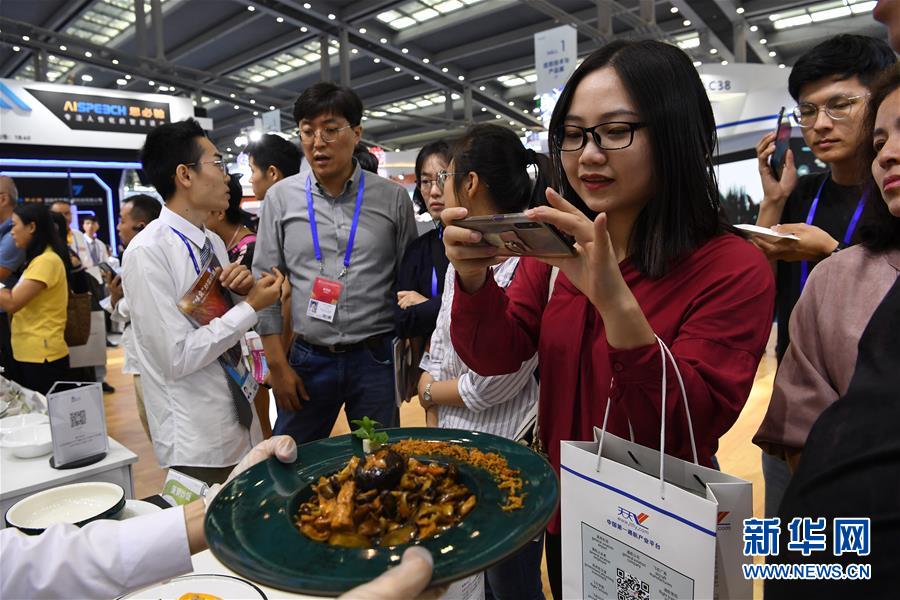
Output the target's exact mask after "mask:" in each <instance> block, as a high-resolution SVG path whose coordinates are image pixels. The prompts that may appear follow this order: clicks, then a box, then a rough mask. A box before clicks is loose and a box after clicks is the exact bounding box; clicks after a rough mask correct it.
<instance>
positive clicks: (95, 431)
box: [47, 381, 108, 467]
mask: <svg viewBox="0 0 900 600" xmlns="http://www.w3.org/2000/svg"><path fill="white" fill-rule="evenodd" d="M47 413H48V414H49V415H50V430H51V434H52V437H53V464H54V465H56V466H57V467H59V466H64V465H66V464H69V463H73V462H75V461H78V460H81V459H84V458H89V457H91V456H97V455H99V454H104V453H105V452H106V451H107V448H108V440H107V437H106V414H105V411H104V408H103V391H102V390H101V388H100V384H99V383H74V382H65V381H60V382H57V383H56V384H55V385H54V386H53V388H52V389H51V390H50V393H48V394H47Z"/></svg>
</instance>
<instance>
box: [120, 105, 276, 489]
mask: <svg viewBox="0 0 900 600" xmlns="http://www.w3.org/2000/svg"><path fill="white" fill-rule="evenodd" d="M141 159H142V161H143V166H144V172H145V173H146V174H147V176H148V177H149V179H150V181H151V182H152V183H153V185H154V186H155V187H156V190H157V191H158V192H159V194H160V196H162V197H163V199H164V201H165V206H164V207H163V209H162V211H161V213H160V215H159V218H158V219H156V220H155V221H153V222H152V223H150V224H149V225H147V227H146V228H145V229H144V230H143V231H141V232H140V233H139V234H138V235H137V236H136V237H135V238H134V239H133V240H132V241H131V244H129V247H128V252H127V253H125V264H124V270H123V273H122V283H123V285H124V291H125V296H126V297H127V298H128V306H129V309H130V312H131V324H132V327H134V333H135V340H136V341H137V344H136V351H137V352H136V353H137V357H138V363H139V364H140V371H141V383H142V386H143V388H144V404H145V407H146V409H147V421H148V424H149V425H150V434H151V437H152V439H153V449H154V451H155V453H156V458H157V460H158V461H159V464H160V465H161V466H163V467H172V468H175V469H177V470H178V471H181V472H183V473H185V474H187V475H190V476H191V477H195V478H197V479H200V480H202V481H205V482H207V483H216V482H218V483H220V482H222V481H224V480H225V478H226V477H227V475H228V473H229V471H231V469H232V467H234V465H235V464H236V463H237V462H238V461H239V460H240V459H241V457H242V456H243V455H244V454H246V453H247V452H248V451H249V450H250V448H251V447H252V446H253V445H254V443H256V442H258V441H259V440H260V439H261V437H262V434H261V432H260V428H259V423H258V419H256V418H255V411H254V410H253V405H252V402H250V399H252V398H253V395H255V390H252V393H251V391H250V390H249V389H248V388H246V387H244V388H243V389H242V385H243V382H246V381H247V380H246V379H244V378H243V376H242V375H241V373H237V372H236V371H235V369H233V368H228V370H226V366H225V365H224V364H223V363H222V362H221V361H220V360H219V359H220V358H223V355H225V354H226V353H227V352H228V351H229V350H230V349H232V348H233V347H234V346H235V345H236V344H239V343H240V340H241V338H242V337H243V336H244V334H245V333H246V332H247V331H248V330H249V329H250V328H251V327H253V326H254V325H255V324H256V322H257V311H259V310H262V309H263V308H265V307H267V306H269V305H271V304H272V303H274V302H275V301H276V300H277V299H278V296H279V292H280V289H281V284H282V282H283V279H284V278H283V276H282V275H281V274H280V273H278V272H277V271H276V276H273V275H270V274H268V273H263V274H262V276H261V277H260V279H259V281H257V282H255V283H254V280H253V276H252V274H251V273H250V272H249V271H248V270H247V268H246V267H241V266H239V265H237V264H230V263H229V262H228V254H227V252H226V249H225V243H224V242H223V241H222V239H221V238H220V237H218V236H217V235H215V234H214V233H211V232H208V231H207V230H206V228H205V227H204V223H205V222H206V219H207V217H208V216H209V213H210V211H213V210H224V209H226V208H227V207H228V183H227V182H228V173H227V169H226V166H225V161H224V159H223V158H222V155H221V154H220V153H219V151H218V150H217V149H216V147H215V146H214V145H213V143H212V142H211V141H209V139H208V138H207V137H206V134H205V133H204V131H203V129H202V128H201V127H200V125H199V124H198V123H197V122H196V121H194V120H193V119H188V120H186V121H181V122H178V123H168V124H165V125H161V126H160V127H157V128H156V129H154V130H153V131H151V132H150V133H149V134H147V139H146V141H145V143H144V147H143V149H142V151H141ZM214 259H215V260H218V263H219V265H223V266H224V268H223V269H222V270H221V273H220V275H219V282H220V283H221V285H222V287H223V288H224V289H225V290H230V291H231V292H232V295H238V296H243V295H245V294H246V295H247V297H246V300H245V301H240V299H238V298H235V306H234V307H232V308H230V309H228V310H227V312H225V313H224V314H222V316H221V317H219V318H213V319H212V320H210V321H209V322H208V324H206V325H203V326H200V327H195V326H194V325H193V324H192V323H191V322H190V321H189V320H188V318H187V317H186V316H185V314H184V313H183V312H182V311H181V310H180V309H179V303H180V301H181V300H182V297H183V296H184V295H185V294H186V293H187V292H188V291H189V290H190V289H191V288H192V287H193V285H194V283H195V281H197V279H198V276H199V275H200V273H201V272H204V271H206V270H207V267H209V266H210V265H211V264H212V265H214V263H211V262H210V261H212V260H214ZM213 308H214V309H219V308H221V307H213ZM216 312H218V310H217V311H216ZM238 368H239V367H238ZM238 379H239V380H240V381H241V382H242V383H241V384H238V383H236V380H238ZM244 390H246V391H244ZM242 391H243V393H242Z"/></svg>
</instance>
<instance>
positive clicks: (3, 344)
mask: <svg viewBox="0 0 900 600" xmlns="http://www.w3.org/2000/svg"><path fill="white" fill-rule="evenodd" d="M18 199H19V192H18V190H17V189H16V182H15V181H13V180H12V178H11V177H7V176H5V175H3V176H0V283H2V284H3V285H4V286H5V287H8V288H11V287H13V286H14V285H16V282H17V281H18V280H19V275H20V274H21V268H22V263H24V262H25V250H22V249H19V248H16V244H15V241H13V238H12V235H11V234H10V230H11V229H12V214H13V209H14V208H15V207H16V202H17V201H18ZM0 366H2V367H3V376H4V377H6V378H7V379H13V378H14V377H13V376H14V375H16V373H15V370H16V361H15V360H14V359H13V356H12V347H11V346H10V331H9V317H8V316H7V315H6V313H4V312H3V311H2V310H0Z"/></svg>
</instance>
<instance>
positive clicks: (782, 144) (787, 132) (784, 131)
mask: <svg viewBox="0 0 900 600" xmlns="http://www.w3.org/2000/svg"><path fill="white" fill-rule="evenodd" d="M790 144H791V121H790V119H789V118H788V116H787V115H785V114H784V107H783V106H782V107H781V111H780V112H779V113H778V126H777V128H776V129H775V152H774V153H772V157H771V158H770V159H769V168H770V169H771V170H772V176H773V177H775V179H776V180H779V181H780V180H781V174H782V173H783V172H784V162H785V160H787V151H788V149H789V148H790Z"/></svg>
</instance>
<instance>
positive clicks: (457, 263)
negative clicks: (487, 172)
mask: <svg viewBox="0 0 900 600" xmlns="http://www.w3.org/2000/svg"><path fill="white" fill-rule="evenodd" d="M468 214H469V211H467V210H466V209H465V208H462V207H449V208H445V209H444V210H443V211H442V212H441V220H442V221H443V222H444V227H445V229H444V248H445V250H446V253H447V259H448V260H450V263H451V264H452V265H453V269H454V270H455V271H456V274H457V276H458V277H459V281H460V283H461V284H462V288H463V291H465V292H467V293H470V294H471V293H474V292H477V291H478V290H480V289H481V286H483V285H484V282H485V280H486V279H487V269H488V267H493V266H494V265H499V264H500V263H502V262H503V261H504V260H505V258H503V257H498V256H497V253H498V252H499V250H498V249H497V248H495V247H494V246H490V245H483V244H482V243H481V233H480V232H478V231H473V230H471V229H465V228H464V227H459V226H457V225H453V222H454V221H457V220H460V219H465V218H466V216H467V215H468Z"/></svg>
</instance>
